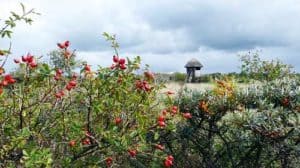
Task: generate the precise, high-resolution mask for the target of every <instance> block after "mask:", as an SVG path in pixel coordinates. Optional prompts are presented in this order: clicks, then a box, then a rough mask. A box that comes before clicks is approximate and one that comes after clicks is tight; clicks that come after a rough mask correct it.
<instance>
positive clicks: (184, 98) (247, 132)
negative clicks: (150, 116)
mask: <svg viewBox="0 0 300 168" xmlns="http://www.w3.org/2000/svg"><path fill="white" fill-rule="evenodd" d="M175 102H177V103H178V104H179V109H180V111H181V112H185V113H186V112H188V113H190V114H191V118H190V119H188V120H187V121H188V122H182V121H181V122H182V123H180V122H179V123H178V124H177V129H176V132H170V133H169V134H166V135H165V138H166V139H168V142H169V143H171V144H172V145H170V146H167V147H168V150H170V151H172V153H171V154H172V155H173V156H174V158H175V159H176V160H177V162H176V166H177V167H184V166H187V167H297V165H299V157H300V153H299V151H300V148H299V142H300V139H299V136H300V110H299V106H300V80H299V79H297V78H289V77H287V78H282V79H276V80H273V81H264V82H261V83H252V84H249V85H247V86H245V87H242V88H237V87H235V85H234V82H233V81H231V80H228V79H225V80H218V81H216V84H215V88H213V89H212V90H211V91H205V92H199V91H191V90H185V91H183V93H181V94H180V96H178V97H177V100H176V101H175Z"/></svg>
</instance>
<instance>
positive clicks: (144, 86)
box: [135, 80, 152, 92]
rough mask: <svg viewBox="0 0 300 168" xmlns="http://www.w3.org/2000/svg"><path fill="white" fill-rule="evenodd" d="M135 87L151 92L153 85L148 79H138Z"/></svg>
mask: <svg viewBox="0 0 300 168" xmlns="http://www.w3.org/2000/svg"><path fill="white" fill-rule="evenodd" d="M135 87H136V88H137V89H138V90H141V91H146V92H150V91H151V89H152V87H151V86H150V85H149V83H148V81H146V80H137V81H135Z"/></svg>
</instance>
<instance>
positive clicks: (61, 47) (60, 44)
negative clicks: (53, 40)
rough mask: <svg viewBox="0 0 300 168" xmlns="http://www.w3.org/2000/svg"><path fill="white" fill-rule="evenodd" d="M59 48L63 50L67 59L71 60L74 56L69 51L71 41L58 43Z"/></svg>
mask: <svg viewBox="0 0 300 168" xmlns="http://www.w3.org/2000/svg"><path fill="white" fill-rule="evenodd" d="M57 46H58V47H59V48H60V49H62V52H63V55H64V57H65V58H66V59H70V58H71V56H72V53H71V52H70V50H68V47H69V46H70V42H69V41H65V42H63V43H57Z"/></svg>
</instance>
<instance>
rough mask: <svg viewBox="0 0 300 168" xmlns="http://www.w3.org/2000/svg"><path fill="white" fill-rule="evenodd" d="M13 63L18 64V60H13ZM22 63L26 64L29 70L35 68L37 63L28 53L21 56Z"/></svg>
mask: <svg viewBox="0 0 300 168" xmlns="http://www.w3.org/2000/svg"><path fill="white" fill-rule="evenodd" d="M14 62H15V63H16V64H18V63H20V60H19V59H14ZM22 62H24V63H26V64H27V65H28V66H29V67H30V68H35V67H37V63H36V61H35V59H34V57H33V55H31V54H30V53H28V54H27V55H26V56H24V55H23V56H22Z"/></svg>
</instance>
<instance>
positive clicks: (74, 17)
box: [0, 0, 300, 73]
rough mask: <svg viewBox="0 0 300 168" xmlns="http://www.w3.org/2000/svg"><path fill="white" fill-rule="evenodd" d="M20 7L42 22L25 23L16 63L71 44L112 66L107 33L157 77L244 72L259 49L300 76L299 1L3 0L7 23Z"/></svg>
mask: <svg viewBox="0 0 300 168" xmlns="http://www.w3.org/2000/svg"><path fill="white" fill-rule="evenodd" d="M19 2H23V3H24V4H25V6H26V7H27V8H35V9H36V11H38V12H40V13H41V14H42V15H41V16H37V17H34V21H35V22H34V23H33V25H32V26H28V25H25V24H18V26H17V28H16V29H15V30H14V34H13V38H12V39H11V41H12V42H13V43H12V44H13V50H12V51H13V56H12V57H11V58H10V62H12V59H13V58H14V57H19V56H21V55H22V54H25V53H27V52H31V53H32V54H35V55H47V53H49V51H51V50H54V49H56V43H57V42H60V41H64V40H70V41H71V47H72V48H73V49H77V51H78V52H77V53H78V57H79V58H80V59H84V60H87V61H88V63H89V64H91V65H93V67H95V68H96V65H102V66H109V65H110V64H111V57H112V55H113V50H112V49H111V48H110V45H109V44H108V43H107V42H106V41H105V40H104V39H103V38H102V36H101V34H102V33H103V32H108V33H113V34H116V35H117V38H118V41H119V43H120V46H121V48H120V55H121V56H124V57H134V56H136V55H140V56H141V57H142V61H143V63H144V64H145V63H146V64H149V65H150V66H151V69H152V70H153V71H155V72H174V71H180V72H184V71H185V69H184V64H185V63H186V62H187V61H188V60H190V59H191V58H196V59H198V60H199V61H200V62H201V63H202V64H203V65H204V67H203V70H202V72H203V73H212V72H232V71H239V69H238V66H239V61H238V57H237V55H238V54H243V53H246V52H248V51H255V50H261V55H262V58H263V59H268V60H270V59H276V58H278V59H280V60H282V61H283V62H284V63H288V64H291V65H293V66H294V68H295V70H296V71H297V72H299V71H300V57H299V53H300V22H299V20H300V1H299V0H22V1H21V0H0V18H1V19H3V18H5V17H6V16H8V14H9V11H11V10H13V11H20V6H19V5H18V3H19ZM1 25H2V23H1ZM8 42H9V41H3V40H2V41H1V42H0V46H1V47H0V48H6V47H7V46H8V44H9V43H8ZM14 66H15V65H13V64H12V63H11V64H8V65H7V67H8V68H12V67H14Z"/></svg>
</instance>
